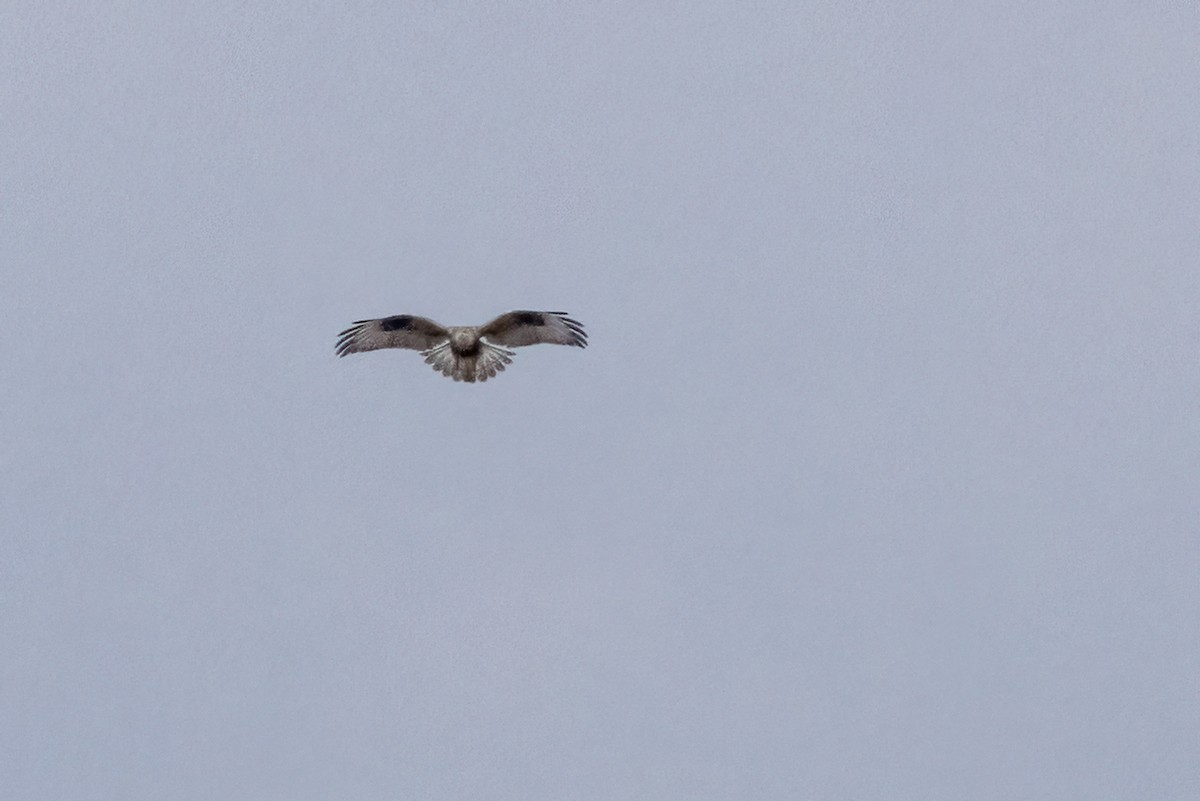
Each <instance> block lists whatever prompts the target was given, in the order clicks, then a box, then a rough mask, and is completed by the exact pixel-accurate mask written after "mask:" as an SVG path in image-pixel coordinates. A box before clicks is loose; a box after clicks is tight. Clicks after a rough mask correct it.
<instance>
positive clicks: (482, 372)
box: [337, 311, 587, 384]
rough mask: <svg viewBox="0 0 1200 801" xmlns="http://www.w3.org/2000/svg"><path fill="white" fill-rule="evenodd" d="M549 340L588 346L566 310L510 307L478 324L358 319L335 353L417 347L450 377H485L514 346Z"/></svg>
mask: <svg viewBox="0 0 1200 801" xmlns="http://www.w3.org/2000/svg"><path fill="white" fill-rule="evenodd" d="M542 342H548V343H550V344H552V345H571V346H574V347H576V348H586V347H587V333H585V332H584V330H583V324H582V323H580V322H579V321H577V320H572V319H571V318H570V317H568V316H567V312H539V311H511V312H508V313H507V314H502V315H500V316H499V317H497V318H496V319H494V320H492V321H491V322H488V323H484V324H483V325H476V326H470V325H464V326H450V327H449V328H447V327H444V326H441V325H439V324H437V323H435V322H434V321H433V320H430V319H428V318H426V317H414V316H412V315H411V314H397V315H395V316H393V317H381V318H380V319H378V320H359V321H358V322H356V323H355V324H354V325H352V326H350V327H349V328H347V329H346V330H345V331H343V332H342V333H341V334H339V335H338V343H337V355H338V356H345V355H346V354H347V353H361V352H363V351H368V350H379V349H380V348H408V349H409V350H419V351H421V355H422V356H424V357H425V363H426V364H429V365H433V369H434V370H437V371H439V372H441V374H442V375H445V376H449V377H450V378H453V379H454V380H455V381H466V382H467V383H468V384H473V383H475V382H476V381H487V380H488V379H489V378H492V377H494V376H495V375H496V373H499V372H501V371H503V370H504V368H505V367H506V366H507V365H509V364H512V357H513V356H514V355H515V354H514V353H513V352H512V351H511V350H506V349H505V348H503V347H501V346H502V345H506V346H508V347H510V348H517V347H521V346H523V345H537V344H539V343H542Z"/></svg>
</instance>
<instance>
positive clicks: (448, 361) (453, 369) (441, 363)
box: [421, 342, 513, 384]
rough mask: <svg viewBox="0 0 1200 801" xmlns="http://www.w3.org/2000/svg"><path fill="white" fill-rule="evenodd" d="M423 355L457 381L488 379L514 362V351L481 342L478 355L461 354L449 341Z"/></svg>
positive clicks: (432, 364) (469, 381)
mask: <svg viewBox="0 0 1200 801" xmlns="http://www.w3.org/2000/svg"><path fill="white" fill-rule="evenodd" d="M421 355H422V356H424V357H425V363H426V364H428V365H430V366H432V367H433V369H434V370H436V371H438V372H439V373H441V374H442V375H444V376H447V377H449V378H452V379H454V380H455V381H466V382H467V383H468V384H474V383H475V382H476V381H487V380H488V379H489V378H494V377H495V376H496V374H497V373H501V372H503V371H504V368H505V367H506V366H507V365H510V364H512V355H513V352H512V351H511V350H505V349H504V348H498V347H496V346H495V345H488V344H487V343H484V342H481V343H480V347H479V352H478V353H477V354H476V355H474V356H459V355H457V354H456V353H455V352H454V350H453V349H452V348H451V347H450V343H449V342H447V343H445V344H442V345H438V346H437V347H436V348H430V349H429V350H426V351H422V353H421Z"/></svg>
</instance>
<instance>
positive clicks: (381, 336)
mask: <svg viewBox="0 0 1200 801" xmlns="http://www.w3.org/2000/svg"><path fill="white" fill-rule="evenodd" d="M449 335H450V332H449V331H447V330H446V329H445V328H443V327H442V326H440V325H438V324H437V323H435V322H434V321H433V320H430V319H428V318H426V317H413V316H412V315H411V314H397V315H394V316H392V317H383V318H381V319H378V320H359V321H358V322H356V323H355V324H354V325H352V326H350V327H349V328H347V329H346V330H345V331H343V332H342V333H340V334H338V343H337V355H338V356H345V355H346V354H347V353H361V352H362V351H367V350H379V349H380V348H408V349H409V350H429V349H430V348H432V347H433V346H434V345H436V344H438V343H439V342H443V341H444V340H445V339H446V337H447V336H449Z"/></svg>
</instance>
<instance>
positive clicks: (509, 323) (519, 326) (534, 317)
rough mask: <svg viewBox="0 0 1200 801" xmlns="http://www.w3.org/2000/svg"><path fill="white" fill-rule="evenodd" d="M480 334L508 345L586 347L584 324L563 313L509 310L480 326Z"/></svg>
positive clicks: (494, 341)
mask: <svg viewBox="0 0 1200 801" xmlns="http://www.w3.org/2000/svg"><path fill="white" fill-rule="evenodd" d="M479 335H480V336H482V337H486V338H487V340H488V341H489V342H493V343H495V344H497V345H504V346H506V347H510V348H519V347H521V346H522V345H540V344H542V343H549V344H551V345H571V346H573V347H576V348H586V347H587V332H585V331H584V330H583V323H581V322H579V321H578V320H572V319H571V318H570V317H568V316H567V313H566V312H537V311H511V312H509V313H508V314H502V315H500V316H499V317H497V318H496V319H495V320H492V321H491V322H488V323H485V324H483V325H482V326H480V328H479Z"/></svg>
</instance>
